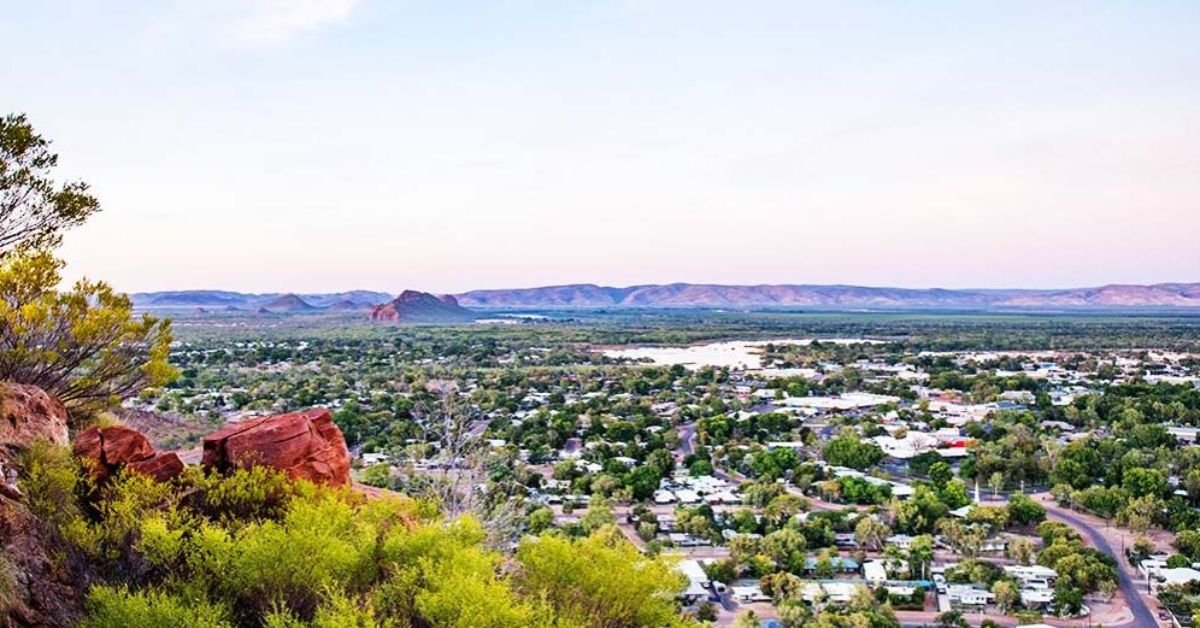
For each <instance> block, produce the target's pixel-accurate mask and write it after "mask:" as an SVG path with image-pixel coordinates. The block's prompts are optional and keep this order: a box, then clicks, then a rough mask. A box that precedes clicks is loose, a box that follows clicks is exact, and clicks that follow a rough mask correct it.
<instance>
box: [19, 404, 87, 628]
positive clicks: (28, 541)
mask: <svg viewBox="0 0 1200 628" xmlns="http://www.w3.org/2000/svg"><path fill="white" fill-rule="evenodd" d="M37 441H49V442H52V443H55V444H58V445H66V444H67V443H68V437H67V411H66V409H65V408H64V407H63V405H62V404H61V403H59V402H58V400H56V399H54V398H53V397H51V396H50V395H48V394H46V393H45V391H43V390H42V389H40V388H35V387H33V386H24V385H19V384H10V383H0V625H3V626H74V625H77V624H78V623H79V618H80V616H81V614H82V611H83V609H82V605H83V594H82V593H81V592H80V591H79V590H78V589H77V588H76V587H75V585H74V584H73V583H72V580H73V574H72V570H71V568H70V566H64V565H63V564H62V562H63V561H62V559H61V557H59V556H58V553H59V552H60V551H61V547H58V546H56V544H55V543H53V542H51V541H50V540H49V539H47V538H45V537H44V534H43V529H42V526H41V523H40V522H39V521H38V519H37V517H35V516H34V515H33V514H32V513H31V512H30V511H29V509H28V508H26V507H25V504H24V503H23V498H24V497H23V496H22V495H21V493H20V491H19V490H17V488H16V487H15V486H12V485H9V484H8V477H7V476H8V473H9V472H10V471H11V470H12V469H13V468H15V465H16V464H17V462H18V458H19V456H20V454H21V452H22V451H24V450H26V449H28V448H29V447H30V446H31V445H33V443H35V442H37Z"/></svg>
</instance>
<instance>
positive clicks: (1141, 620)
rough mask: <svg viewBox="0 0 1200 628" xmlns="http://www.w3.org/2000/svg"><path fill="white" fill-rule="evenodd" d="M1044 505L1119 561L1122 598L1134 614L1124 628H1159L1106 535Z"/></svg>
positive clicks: (1119, 584) (1055, 516)
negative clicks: (1152, 627) (1129, 627)
mask: <svg viewBox="0 0 1200 628" xmlns="http://www.w3.org/2000/svg"><path fill="white" fill-rule="evenodd" d="M1042 505H1043V506H1045V508H1046V514H1047V516H1049V518H1051V519H1056V520H1058V521H1061V522H1063V523H1065V524H1067V525H1069V526H1071V527H1072V528H1075V529H1076V530H1078V531H1079V532H1082V533H1083V534H1085V535H1087V537H1088V538H1089V539H1091V541H1092V543H1093V544H1094V545H1095V546H1096V549H1098V550H1100V551H1102V552H1104V553H1105V554H1108V555H1109V556H1112V557H1113V558H1115V559H1116V560H1117V586H1118V588H1119V589H1120V590H1121V595H1122V597H1124V598H1125V603H1126V604H1128V605H1129V610H1130V612H1132V613H1133V621H1132V622H1129V623H1127V624H1124V626H1135V627H1138V628H1141V627H1148V626H1157V625H1158V618H1157V617H1156V616H1155V614H1154V612H1152V611H1151V610H1150V607H1149V606H1147V605H1146V600H1145V599H1143V598H1142V595H1141V593H1140V592H1139V591H1138V585H1137V583H1136V582H1134V581H1133V578H1130V577H1129V572H1128V570H1127V569H1126V564H1127V562H1128V561H1126V560H1125V557H1124V556H1121V554H1120V553H1119V552H1117V551H1114V550H1113V548H1112V545H1111V544H1110V543H1109V542H1108V539H1106V538H1104V535H1103V534H1101V533H1100V531H1099V530H1097V529H1096V528H1095V526H1093V525H1092V524H1091V523H1089V522H1088V521H1086V520H1085V519H1083V518H1082V517H1079V516H1077V515H1076V514H1075V513H1073V512H1071V511H1069V510H1064V509H1062V508H1059V507H1058V506H1053V505H1050V504H1047V503H1045V502H1042Z"/></svg>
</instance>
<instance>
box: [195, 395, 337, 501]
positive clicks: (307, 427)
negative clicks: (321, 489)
mask: <svg viewBox="0 0 1200 628" xmlns="http://www.w3.org/2000/svg"><path fill="white" fill-rule="evenodd" d="M201 464H203V465H204V466H205V467H206V468H209V469H216V470H217V471H220V472H222V473H225V472H228V471H230V470H232V469H239V468H240V469H245V468H249V467H253V466H259V465H262V466H268V467H274V468H276V469H279V470H281V471H283V472H285V473H287V475H288V476H289V477H291V478H293V479H301V478H303V479H305V480H309V481H312V482H315V483H317V484H327V485H331V486H345V485H347V484H349V483H350V451H349V450H348V449H347V448H346V439H345V438H343V437H342V430H340V429H338V426H337V425H334V423H333V415H332V414H330V412H329V410H326V409H324V408H317V409H313V410H305V411H303V412H292V413H290V414H280V415H277V416H269V417H262V418H258V419H249V420H246V421H242V422H240V423H234V424H232V425H228V426H226V427H224V428H223V429H221V430H219V431H217V432H216V433H214V434H210V435H208V436H206V437H205V438H204V457H203V459H202V460H201Z"/></svg>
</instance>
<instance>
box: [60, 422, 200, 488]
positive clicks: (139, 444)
mask: <svg viewBox="0 0 1200 628" xmlns="http://www.w3.org/2000/svg"><path fill="white" fill-rule="evenodd" d="M74 449H75V455H76V456H77V457H79V458H83V459H85V460H89V461H91V464H90V470H91V473H92V477H94V478H96V479H98V480H103V479H105V478H107V477H109V476H111V475H113V474H115V473H116V472H118V471H120V470H121V469H123V468H125V467H128V468H129V469H131V470H134V471H137V472H138V473H143V474H145V475H148V476H150V477H152V478H154V479H155V480H158V481H159V482H166V481H168V480H171V479H173V478H175V477H178V476H179V474H180V473H183V461H182V460H180V459H179V455H178V454H176V453H175V452H166V453H162V452H157V451H155V450H154V447H153V446H151V445H150V441H149V440H147V439H146V437H145V436H143V435H142V433H141V432H139V431H137V430H135V429H133V428H130V427H125V426H124V425H110V426H108V427H104V428H100V427H95V426H93V427H89V428H88V429H86V430H84V431H83V432H82V433H80V434H79V436H76V437H75V446H74Z"/></svg>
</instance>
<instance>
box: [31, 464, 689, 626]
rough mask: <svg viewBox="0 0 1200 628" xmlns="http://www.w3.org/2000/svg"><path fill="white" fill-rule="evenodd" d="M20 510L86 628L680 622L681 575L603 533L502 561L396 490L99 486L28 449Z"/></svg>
mask: <svg viewBox="0 0 1200 628" xmlns="http://www.w3.org/2000/svg"><path fill="white" fill-rule="evenodd" d="M26 468H27V469H29V475H28V477H27V478H26V479H25V487H26V489H27V490H29V491H31V494H33V493H34V492H37V493H40V494H41V495H42V497H41V498H38V499H34V500H32V501H31V504H33V505H34V507H35V511H36V512H38V514H39V515H40V516H41V517H42V519H43V522H44V523H45V524H46V525H47V526H48V527H49V528H52V530H51V532H52V533H54V534H55V535H57V538H59V539H62V542H63V544H64V546H65V547H66V550H67V551H68V553H69V554H70V556H71V558H72V559H73V560H75V561H77V562H84V563H86V564H88V565H90V566H91V567H92V569H91V573H93V574H96V575H97V577H98V578H99V579H100V580H101V581H102V582H101V583H100V584H96V585H94V586H92V587H91V589H90V591H89V593H88V599H87V618H86V622H85V623H86V625H87V626H90V627H93V628H108V627H110V626H111V627H117V626H132V627H138V626H147V627H149V626H172V627H175V628H190V627H191V626H270V627H277V628H291V627H296V626H395V627H404V626H427V625H428V626H472V627H476V626H478V627H489V626H495V627H501V626H632V625H655V626H662V625H672V624H680V623H682V622H683V620H681V619H679V614H678V609H677V607H676V603H675V601H674V600H675V596H676V595H677V594H678V592H679V591H680V590H682V588H683V586H684V584H685V583H684V582H683V579H682V577H681V576H680V575H679V574H677V573H676V572H675V571H674V570H673V569H672V568H671V566H670V565H669V564H668V563H666V562H664V561H663V560H662V559H652V558H647V557H645V556H643V555H641V554H640V553H638V552H637V551H636V550H635V549H634V548H633V547H632V546H631V545H629V544H628V543H627V542H626V541H625V540H624V539H623V538H622V537H621V535H620V534H619V533H618V532H617V531H616V530H615V529H614V528H611V527H607V528H603V529H601V530H599V531H597V532H596V533H595V534H594V535H592V536H591V537H588V538H584V539H578V540H571V539H567V538H563V537H557V536H549V535H544V536H540V537H530V538H528V539H526V540H525V541H524V542H523V543H522V544H521V547H520V548H519V550H518V552H517V553H516V556H515V557H511V556H506V555H504V554H502V553H500V552H497V551H495V550H493V549H490V548H489V547H488V546H487V545H486V534H485V532H484V529H483V527H482V526H481V525H480V524H479V523H478V522H477V521H475V520H473V519H471V518H465V517H464V518H459V519H454V520H446V519H444V518H443V517H441V516H440V515H439V513H438V512H437V509H436V507H435V506H434V505H433V504H430V503H428V502H425V501H418V500H413V499H408V498H404V497H389V498H382V499H373V500H368V499H366V498H364V497H363V496H361V495H358V494H355V493H353V492H351V491H348V490H333V489H327V488H321V487H317V486H314V485H312V484H308V483H304V482H298V483H292V482H289V481H287V480H285V479H283V478H282V477H281V476H279V475H278V474H275V473H272V472H270V471H267V470H264V469H262V468H258V469H254V470H251V471H239V472H237V473H235V474H233V475H231V476H229V477H220V476H216V475H206V474H204V473H203V472H201V471H200V470H199V469H195V468H193V469H189V470H188V472H187V473H185V474H184V475H183V476H182V477H181V478H180V479H179V480H178V481H177V482H175V483H173V484H156V483H154V482H153V481H152V480H149V479H148V478H145V477H142V476H138V475H133V474H122V475H119V476H117V477H116V478H114V479H113V480H111V481H109V482H107V483H105V484H104V485H103V486H96V485H94V484H93V483H92V482H91V481H90V480H88V479H87V478H86V476H85V475H84V474H82V473H81V470H80V468H79V466H78V463H77V462H76V461H75V460H74V459H73V458H71V457H70V456H68V455H64V454H63V453H62V452H61V451H60V450H56V449H54V448H41V449H38V450H36V451H35V452H33V453H31V455H30V459H29V460H28V461H27V465H26Z"/></svg>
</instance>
